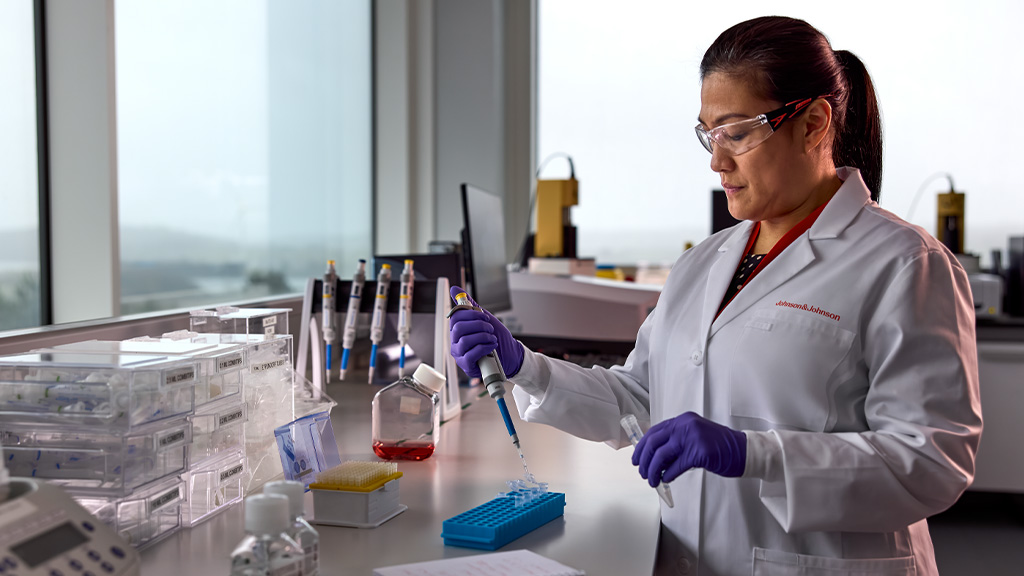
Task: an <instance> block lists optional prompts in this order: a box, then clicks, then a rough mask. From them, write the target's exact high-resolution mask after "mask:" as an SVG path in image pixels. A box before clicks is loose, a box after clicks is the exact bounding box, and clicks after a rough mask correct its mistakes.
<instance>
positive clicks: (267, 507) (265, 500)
mask: <svg viewBox="0 0 1024 576" xmlns="http://www.w3.org/2000/svg"><path fill="white" fill-rule="evenodd" d="M289 524H290V522H289V519H288V498H287V497H285V496H281V495H280V494H255V495H253V496H249V497H248V498H246V499H245V531H246V532H248V533H250V534H257V535H263V534H280V533H282V532H284V531H285V530H286V529H287V528H288V525H289Z"/></svg>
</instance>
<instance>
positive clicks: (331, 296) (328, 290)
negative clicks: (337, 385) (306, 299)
mask: <svg viewBox="0 0 1024 576" xmlns="http://www.w3.org/2000/svg"><path fill="white" fill-rule="evenodd" d="M337 284H338V274H337V273H336V272H335V270H334V260H328V261H327V272H325V273H324V282H323V285H324V289H323V298H322V299H321V302H322V303H323V312H322V314H321V315H322V316H323V324H324V325H323V328H324V346H325V347H326V354H325V356H324V358H325V360H324V364H325V366H324V370H325V371H326V374H327V382H330V381H331V345H332V344H334V339H335V335H334V319H335V315H336V314H337V305H336V302H337V298H336V297H335V289H336V287H337Z"/></svg>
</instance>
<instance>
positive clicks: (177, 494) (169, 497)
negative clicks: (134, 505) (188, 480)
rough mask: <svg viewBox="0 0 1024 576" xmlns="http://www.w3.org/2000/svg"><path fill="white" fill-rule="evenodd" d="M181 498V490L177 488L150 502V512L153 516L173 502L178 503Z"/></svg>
mask: <svg viewBox="0 0 1024 576" xmlns="http://www.w3.org/2000/svg"><path fill="white" fill-rule="evenodd" d="M180 498H181V488H175V489H174V490H171V491H169V492H167V493H166V494H164V495H162V496H157V497H156V498H153V499H152V500H150V501H149V512H150V513H151V514H152V513H153V512H156V511H157V510H159V509H161V508H163V507H164V506H167V505H168V504H170V503H172V502H177V501H178V500H179V499H180Z"/></svg>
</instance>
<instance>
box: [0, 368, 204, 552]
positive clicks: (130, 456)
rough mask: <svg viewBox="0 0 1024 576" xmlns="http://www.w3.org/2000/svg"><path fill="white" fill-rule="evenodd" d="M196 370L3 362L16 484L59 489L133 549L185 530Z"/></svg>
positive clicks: (9, 459)
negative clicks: (31, 481)
mask: <svg viewBox="0 0 1024 576" xmlns="http://www.w3.org/2000/svg"><path fill="white" fill-rule="evenodd" d="M201 370H202V369H201V366H200V363H199V362H197V361H196V360H194V359H188V358H181V357H177V358H170V357H166V356H157V355H152V356H151V355H145V354H132V355H128V354H81V353H76V352H71V351H68V352H63V351H53V352H40V353H32V354H22V355H16V356H5V357H0V444H3V445H4V448H5V460H6V462H5V464H6V465H7V468H8V470H9V471H10V473H11V474H12V475H14V476H27V477H35V478H43V479H46V480H49V481H52V482H54V483H56V484H59V485H61V486H63V487H64V488H65V489H66V490H67V491H68V492H69V493H70V494H72V495H73V496H75V497H76V499H78V500H79V501H80V502H82V503H83V505H85V506H86V507H87V509H89V511H90V512H92V513H93V514H95V515H96V516H97V517H98V518H100V519H102V520H104V521H105V522H107V523H108V524H110V525H111V526H113V527H114V529H115V530H117V531H118V532H119V533H120V534H121V535H122V536H123V537H124V538H125V539H126V540H127V541H129V542H131V543H132V544H133V545H134V546H136V547H141V546H145V545H147V544H151V543H153V542H156V541H157V540H159V539H161V538H163V537H165V536H168V535H169V534H171V533H173V532H174V531H176V530H177V529H178V528H180V527H181V525H182V524H181V505H182V502H183V501H184V500H185V497H186V490H185V484H184V482H183V481H182V480H181V477H180V476H181V474H183V473H185V472H187V471H188V470H189V445H190V444H191V442H192V432H193V427H192V422H191V421H190V420H189V416H191V415H192V414H193V413H194V411H195V396H196V394H195V390H196V387H197V385H199V384H200V382H201V381H202V371H201Z"/></svg>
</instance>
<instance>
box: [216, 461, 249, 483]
mask: <svg viewBox="0 0 1024 576" xmlns="http://www.w3.org/2000/svg"><path fill="white" fill-rule="evenodd" d="M242 470H245V466H243V465H242V464H239V465H237V466H233V467H231V468H228V469H227V470H225V471H223V472H221V473H220V481H221V482H223V481H225V480H227V479H228V478H231V477H232V476H238V475H239V474H241V473H242Z"/></svg>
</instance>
